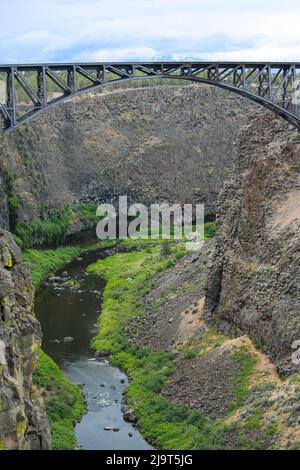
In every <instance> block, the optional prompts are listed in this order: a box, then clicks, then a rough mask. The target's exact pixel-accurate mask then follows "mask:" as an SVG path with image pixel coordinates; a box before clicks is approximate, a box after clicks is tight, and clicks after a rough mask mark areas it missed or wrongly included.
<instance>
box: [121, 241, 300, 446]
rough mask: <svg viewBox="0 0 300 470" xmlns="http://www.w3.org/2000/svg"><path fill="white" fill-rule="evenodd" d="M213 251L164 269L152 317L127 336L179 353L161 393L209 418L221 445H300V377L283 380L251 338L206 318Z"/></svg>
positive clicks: (149, 297)
mask: <svg viewBox="0 0 300 470" xmlns="http://www.w3.org/2000/svg"><path fill="white" fill-rule="evenodd" d="M212 249H213V243H212V244H208V245H207V246H206V247H205V249H204V250H203V251H202V252H200V253H194V254H188V255H186V256H185V257H184V258H182V259H181V260H180V261H179V262H177V264H176V265H175V267H173V268H171V269H169V270H167V271H164V272H162V273H159V274H157V275H156V277H155V279H154V282H153V287H152V289H151V291H150V292H149V294H146V295H145V296H144V297H143V298H142V301H143V303H144V305H145V307H146V315H145V316H143V317H137V318H135V319H132V320H131V322H130V325H129V327H128V328H127V336H128V337H129V339H130V341H131V343H132V344H133V345H139V346H142V347H144V346H146V347H148V348H149V349H150V350H151V351H153V352H157V353H159V352H165V351H168V352H170V353H171V354H172V356H173V364H174V373H173V375H172V376H171V377H170V378H169V380H168V383H167V384H165V385H164V386H163V389H162V390H161V393H162V394H163V396H164V397H166V398H167V399H168V401H170V402H171V403H174V404H176V405H187V406H188V407H190V408H191V409H193V410H196V411H197V412H199V413H200V414H201V415H202V416H203V417H205V419H206V420H207V422H208V423H209V425H210V426H211V429H215V431H216V433H217V434H216V435H217V438H216V439H217V440H216V443H217V446H218V448H222V449H236V450H241V449H244V450H245V449H248V450H249V449H250V450H254V449H256V450H257V449H299V446H300V418H299V397H300V378H299V376H295V377H293V378H286V379H282V378H280V376H279V375H278V373H277V370H276V367H275V366H274V364H272V362H271V361H270V360H269V358H268V357H267V356H266V355H264V354H262V352H261V351H260V350H259V349H258V348H257V347H256V346H255V344H254V343H253V341H252V340H251V339H250V338H249V336H247V335H245V334H241V335H240V336H237V337H233V336H232V335H230V334H226V335H225V334H222V333H220V332H219V331H218V330H217V329H216V328H215V327H214V326H211V325H209V324H208V323H207V322H206V320H205V316H204V302H205V285H206V281H207V277H208V276H210V268H209V264H210V263H209V259H210V256H211V250H212ZM249 288H251V287H250V286H249ZM254 327H255V325H253V328H254ZM250 333H251V332H250Z"/></svg>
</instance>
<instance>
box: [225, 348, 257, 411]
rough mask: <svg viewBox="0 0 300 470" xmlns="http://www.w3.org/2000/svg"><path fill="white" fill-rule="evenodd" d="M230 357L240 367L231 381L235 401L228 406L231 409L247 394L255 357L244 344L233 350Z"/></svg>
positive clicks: (243, 400)
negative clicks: (232, 381)
mask: <svg viewBox="0 0 300 470" xmlns="http://www.w3.org/2000/svg"><path fill="white" fill-rule="evenodd" d="M231 357H232V359H233V360H234V361H235V362H236V364H237V366H238V367H239V369H240V372H239V374H237V376H236V378H235V379H234V383H233V386H234V395H235V401H234V402H233V403H232V404H231V407H230V408H231V410H236V409H237V408H239V406H241V405H242V404H243V403H244V402H245V400H246V399H247V398H248V396H249V385H250V384H249V381H250V379H251V377H252V376H253V375H254V371H255V366H256V364H257V358H256V357H255V356H254V355H253V354H251V353H250V351H249V350H248V349H247V347H245V346H242V347H241V348H240V349H239V350H237V351H234V352H233V353H232V355H231Z"/></svg>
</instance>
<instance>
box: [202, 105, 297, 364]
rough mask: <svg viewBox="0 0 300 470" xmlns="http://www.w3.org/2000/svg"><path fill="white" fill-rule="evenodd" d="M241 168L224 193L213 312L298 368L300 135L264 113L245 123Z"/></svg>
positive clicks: (237, 153)
mask: <svg viewBox="0 0 300 470" xmlns="http://www.w3.org/2000/svg"><path fill="white" fill-rule="evenodd" d="M234 158H235V169H234V172H233V175H234V176H233V177H232V178H231V179H230V180H229V181H227V182H226V183H225V185H224V187H223V189H222V191H221V194H220V196H219V199H218V203H217V205H218V211H217V213H218V216H217V225H218V230H217V236H216V240H215V247H214V251H213V254H212V256H211V261H210V271H209V278H208V283H207V286H206V318H207V320H208V321H209V323H210V324H212V325H215V326H217V327H218V329H219V330H221V331H222V332H224V333H230V334H234V335H242V334H247V335H249V336H250V337H251V338H252V339H253V340H254V341H255V343H256V344H257V345H258V346H259V347H260V348H261V349H262V350H263V351H265V352H266V353H267V354H268V355H269V356H270V357H271V359H272V360H273V361H274V362H275V363H276V364H277V366H278V370H279V371H280V372H281V373H293V371H295V370H297V369H298V367H299V366H297V365H293V363H292V359H291V358H292V354H293V344H294V342H295V341H299V339H300V300H299V299H300V288H299V286H300V230H299V229H300V141H299V134H298V133H297V131H295V130H294V129H293V128H291V127H290V126H289V125H288V124H286V123H284V121H282V120H281V119H279V118H278V119H276V118H274V117H273V116H272V115H271V114H268V113H263V114H258V115H256V116H253V118H252V119H250V120H249V123H248V124H247V125H246V126H245V127H243V128H242V129H240V131H239V134H238V136H237V138H236V140H235V145H234Z"/></svg>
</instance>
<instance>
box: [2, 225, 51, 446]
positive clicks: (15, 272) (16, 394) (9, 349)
mask: <svg viewBox="0 0 300 470" xmlns="http://www.w3.org/2000/svg"><path fill="white" fill-rule="evenodd" d="M41 336H42V335H41V328H40V324H39V322H38V321H37V320H36V318H35V316H34V311H33V289H32V284H31V276H30V272H29V267H28V266H27V264H26V263H23V262H22V254H21V250H20V249H19V248H18V247H17V245H16V244H15V242H14V241H13V238H12V236H11V235H10V234H9V233H8V232H6V231H4V230H0V449H6V450H13V449H23V450H28V449H30V450H37V449H49V448H50V446H51V442H50V432H49V426H48V419H47V416H46V413H45V410H44V403H43V399H42V398H41V397H40V396H39V393H38V391H37V390H35V389H34V387H33V386H32V374H33V370H34V367H35V364H36V361H37V358H38V354H39V351H40V346H41Z"/></svg>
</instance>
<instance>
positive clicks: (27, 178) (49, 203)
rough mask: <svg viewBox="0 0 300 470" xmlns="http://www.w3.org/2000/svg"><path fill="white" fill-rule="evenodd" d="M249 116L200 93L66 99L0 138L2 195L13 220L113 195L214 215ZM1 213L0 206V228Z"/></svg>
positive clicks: (165, 90) (241, 105)
mask: <svg viewBox="0 0 300 470" xmlns="http://www.w3.org/2000/svg"><path fill="white" fill-rule="evenodd" d="M252 107H253V105H252V104H251V103H250V102H249V101H248V100H244V99H242V98H240V97H238V96H237V95H235V94H230V93H226V92H225V91H223V90H220V89H217V88H214V87H208V86H205V85H200V86H199V85H191V86H182V85H174V86H169V85H165V86H156V87H149V88H137V89H125V90H115V91H112V92H104V93H102V94H94V95H84V96H82V97H80V98H77V99H73V100H70V101H69V102H66V103H65V104H62V105H58V106H56V107H54V108H52V109H50V110H48V111H47V112H45V113H43V114H42V115H40V116H39V117H37V118H35V119H33V120H32V121H30V122H29V123H28V124H26V125H23V126H21V127H20V128H19V129H18V130H16V131H14V132H13V133H12V134H10V135H9V136H7V137H4V138H3V137H2V138H1V137H0V157H1V159H3V160H4V161H5V168H4V170H5V174H6V179H7V180H8V183H9V186H10V190H9V193H10V194H8V196H9V198H10V201H11V202H12V203H14V202H17V204H15V205H17V208H16V209H17V213H18V214H17V215H18V219H19V220H20V221H24V220H30V219H32V218H35V217H38V216H39V215H40V214H41V212H42V211H43V210H45V208H46V209H47V208H53V207H60V206H65V205H73V204H75V203H76V202H85V203H97V202H99V201H101V202H102V201H106V202H109V201H113V200H114V199H115V198H116V197H118V196H119V195H128V197H129V200H130V201H137V202H141V203H146V204H147V203H154V202H159V201H165V202H169V203H195V202H199V201H201V202H203V203H205V208H206V213H207V214H214V212H215V202H216V198H217V195H218V193H219V190H220V188H221V186H222V184H223V182H224V180H226V179H227V178H228V177H229V175H230V172H231V169H232V150H233V137H234V135H235V134H236V132H237V130H238V129H239V128H240V126H241V125H242V124H243V123H245V120H246V118H247V114H248V113H249V109H251V108H252ZM0 182H1V170H0ZM1 186H2V185H0V187H1ZM0 191H1V189H0ZM2 192H3V189H2ZM16 198H17V199H16ZM2 201H3V202H2ZM11 205H13V204H11ZM7 207H8V206H7V204H5V198H4V197H1V203H0V222H1V224H2V227H3V228H7V226H8V223H7V221H8V214H7V210H8V209H7Z"/></svg>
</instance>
